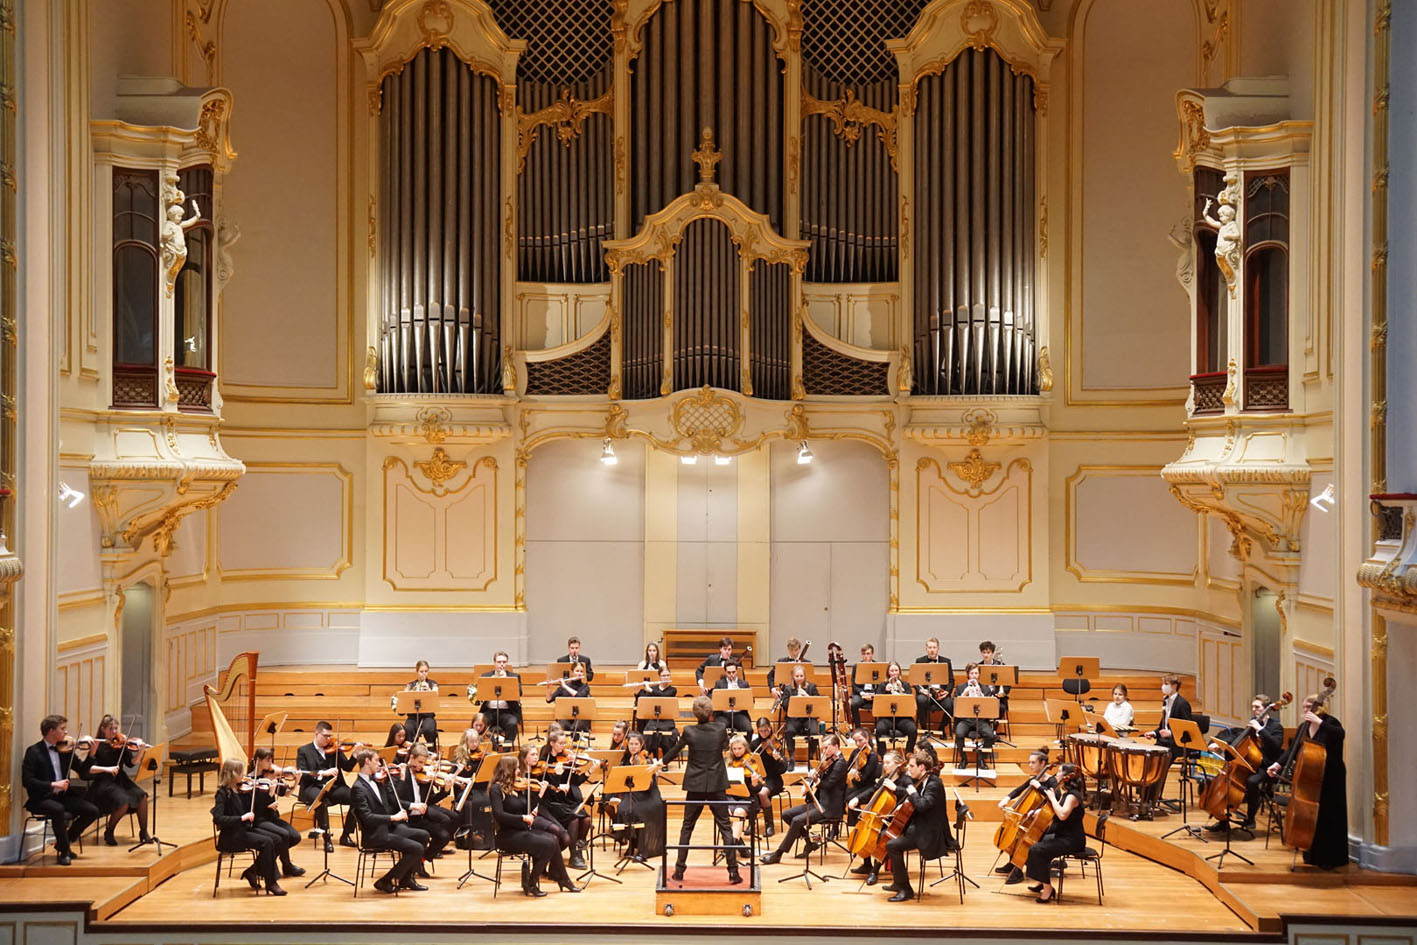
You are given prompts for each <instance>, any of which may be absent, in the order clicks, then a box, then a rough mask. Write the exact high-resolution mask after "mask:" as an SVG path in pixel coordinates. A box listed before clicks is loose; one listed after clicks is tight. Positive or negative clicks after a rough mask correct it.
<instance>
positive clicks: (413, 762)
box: [394, 745, 458, 860]
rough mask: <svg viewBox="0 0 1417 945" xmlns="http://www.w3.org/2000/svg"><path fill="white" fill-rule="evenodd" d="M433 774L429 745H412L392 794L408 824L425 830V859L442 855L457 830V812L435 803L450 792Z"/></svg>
mask: <svg viewBox="0 0 1417 945" xmlns="http://www.w3.org/2000/svg"><path fill="white" fill-rule="evenodd" d="M436 775H437V772H436V771H433V770H432V769H430V768H429V766H428V746H426V745H414V746H413V747H412V748H410V749H409V751H408V764H406V765H404V768H403V774H402V776H401V777H395V778H394V793H396V794H397V795H398V798H399V803H400V804H401V805H402V806H403V809H404V810H406V811H408V823H409V826H410V827H416V828H418V829H419V830H423V831H426V832H427V833H428V852H427V854H426V855H425V859H429V860H436V859H438V858H439V857H441V856H442V855H443V851H444V848H445V847H447V845H448V842H449V841H451V840H452V839H453V834H455V833H457V829H458V828H457V815H456V814H454V813H453V812H452V811H451V810H449V809H448V808H446V807H439V806H438V803H439V802H440V801H441V800H442V799H443V798H445V797H447V796H448V793H449V792H448V791H447V790H445V789H444V788H442V787H441V786H440V785H439V783H438V781H437V779H436Z"/></svg>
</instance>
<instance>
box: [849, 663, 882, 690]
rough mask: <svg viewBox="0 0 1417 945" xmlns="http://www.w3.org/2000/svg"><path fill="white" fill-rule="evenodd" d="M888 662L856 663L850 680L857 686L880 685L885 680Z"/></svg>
mask: <svg viewBox="0 0 1417 945" xmlns="http://www.w3.org/2000/svg"><path fill="white" fill-rule="evenodd" d="M888 666H890V664H889V663H857V664H856V668H855V669H854V670H853V671H852V674H851V681H852V682H854V683H856V685H858V686H867V685H870V686H881V685H884V684H885V681H886V668H887V667H888Z"/></svg>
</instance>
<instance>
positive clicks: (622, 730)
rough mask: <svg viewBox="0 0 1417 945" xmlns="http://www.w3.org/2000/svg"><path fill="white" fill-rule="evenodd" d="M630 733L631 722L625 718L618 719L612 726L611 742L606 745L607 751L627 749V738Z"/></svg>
mask: <svg viewBox="0 0 1417 945" xmlns="http://www.w3.org/2000/svg"><path fill="white" fill-rule="evenodd" d="M629 733H630V723H629V722H626V721H625V720H624V719H616V720H615V724H614V725H612V726H610V744H608V745H606V746H605V750H606V751H619V752H623V751H624V750H625V738H626V736H628V735H629Z"/></svg>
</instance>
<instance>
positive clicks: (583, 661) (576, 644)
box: [556, 637, 595, 682]
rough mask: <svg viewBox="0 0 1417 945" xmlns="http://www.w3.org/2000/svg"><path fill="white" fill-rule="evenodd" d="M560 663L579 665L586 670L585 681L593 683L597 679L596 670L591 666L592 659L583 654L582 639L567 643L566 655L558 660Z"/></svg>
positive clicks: (578, 638)
mask: <svg viewBox="0 0 1417 945" xmlns="http://www.w3.org/2000/svg"><path fill="white" fill-rule="evenodd" d="M556 662H558V663H570V664H571V665H572V666H574V665H576V664H577V663H579V664H580V665H581V667H582V668H583V669H584V670H585V681H586V682H591V681H593V680H594V679H595V669H594V667H592V666H591V665H590V657H589V656H586V655H585V654H584V653H582V652H581V638H580V637H571V638H570V639H569V640H567V641H566V655H565V656H561V657H558V658H557V659H556Z"/></svg>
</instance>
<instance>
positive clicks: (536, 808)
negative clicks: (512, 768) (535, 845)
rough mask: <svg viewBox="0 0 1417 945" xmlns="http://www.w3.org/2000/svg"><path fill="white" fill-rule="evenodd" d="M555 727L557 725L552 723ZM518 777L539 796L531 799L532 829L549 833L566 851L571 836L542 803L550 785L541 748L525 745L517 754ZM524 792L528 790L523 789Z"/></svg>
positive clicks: (558, 845) (557, 844)
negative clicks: (529, 784)
mask: <svg viewBox="0 0 1417 945" xmlns="http://www.w3.org/2000/svg"><path fill="white" fill-rule="evenodd" d="M551 724H552V725H555V724H556V723H554V722H553V723H551ZM517 777H518V778H519V779H521V780H522V781H526V782H529V783H532V787H531V788H530V790H531V791H533V792H535V793H536V794H537V796H536V797H533V798H531V799H530V800H531V810H532V813H533V814H535V815H536V816H535V819H534V821H533V822H532V825H531V826H532V829H533V830H539V831H541V832H542V833H548V834H550V835H551V836H552V837H553V838H555V840H556V849H558V850H566V849H569V848H570V846H571V835H570V834H569V833H567V832H566V828H565V827H562V826H561V822H560V821H559V820H557V819H556V818H555V817H553V816H551V812H550V811H549V810H548V809H547V808H546V807H545V806H544V805H543V804H542V803H541V798H542V797H545V796H546V792H547V790H548V785H547V782H546V763H545V762H544V761H543V760H542V757H541V748H540V746H537V745H523V746H522V748H521V751H519V752H517ZM522 790H523V791H526V790H528V788H527V787H525V786H523V787H522Z"/></svg>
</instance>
